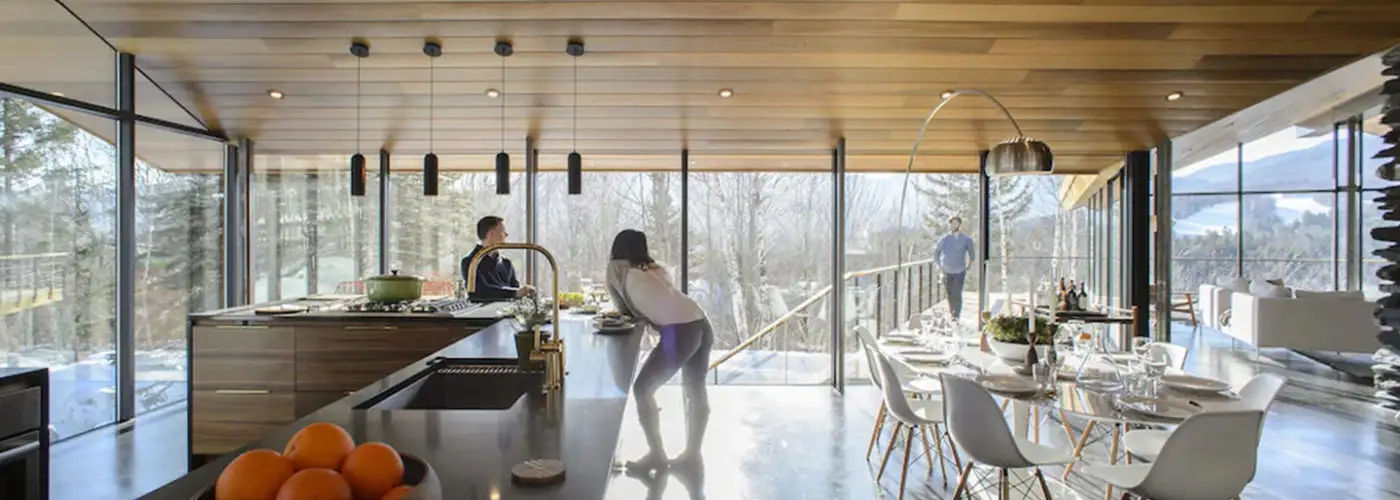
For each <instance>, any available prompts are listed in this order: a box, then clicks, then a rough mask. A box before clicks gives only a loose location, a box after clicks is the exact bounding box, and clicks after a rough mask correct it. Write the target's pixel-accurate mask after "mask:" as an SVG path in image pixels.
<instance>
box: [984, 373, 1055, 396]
mask: <svg viewBox="0 0 1400 500" xmlns="http://www.w3.org/2000/svg"><path fill="white" fill-rule="evenodd" d="M977 383H978V384H980V385H981V386H982V388H983V389H986V390H989V391H993V392H1001V393H1006V394H1029V393H1033V392H1036V391H1039V390H1040V387H1039V386H1037V385H1036V384H1035V381H1033V380H1031V379H1028V378H1025V377H1018V376H1015V375H983V376H981V377H977Z"/></svg>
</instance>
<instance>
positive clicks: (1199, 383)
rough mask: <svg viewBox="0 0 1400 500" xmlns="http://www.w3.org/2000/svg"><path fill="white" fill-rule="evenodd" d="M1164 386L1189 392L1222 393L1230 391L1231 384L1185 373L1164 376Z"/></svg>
mask: <svg viewBox="0 0 1400 500" xmlns="http://www.w3.org/2000/svg"><path fill="white" fill-rule="evenodd" d="M1162 384H1164V385H1166V386H1167V387H1171V388H1173V389H1179V390H1183V391H1188V392H1211V393H1214V392H1222V391H1226V390H1229V389H1230V384H1227V383H1225V382H1221V381H1219V380H1215V379H1211V378H1205V377H1197V376H1195V375H1188V374H1185V373H1179V374H1170V375H1163V376H1162Z"/></svg>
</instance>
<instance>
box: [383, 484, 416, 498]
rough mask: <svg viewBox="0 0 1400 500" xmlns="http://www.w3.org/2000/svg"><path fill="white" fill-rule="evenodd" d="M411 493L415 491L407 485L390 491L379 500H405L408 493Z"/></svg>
mask: <svg viewBox="0 0 1400 500" xmlns="http://www.w3.org/2000/svg"><path fill="white" fill-rule="evenodd" d="M410 491H413V487H412V486H409V485H406V484H405V485H403V486H399V487H397V488H394V489H392V490H389V492H388V493H385V494H384V496H383V497H381V498H380V499H379V500H403V499H404V497H406V496H408V492H410Z"/></svg>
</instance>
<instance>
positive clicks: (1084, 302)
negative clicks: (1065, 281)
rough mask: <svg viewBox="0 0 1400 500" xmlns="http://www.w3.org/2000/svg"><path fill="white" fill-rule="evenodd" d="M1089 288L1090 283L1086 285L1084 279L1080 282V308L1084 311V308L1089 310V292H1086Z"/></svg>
mask: <svg viewBox="0 0 1400 500" xmlns="http://www.w3.org/2000/svg"><path fill="white" fill-rule="evenodd" d="M1088 289H1089V287H1088V285H1085V284H1084V282H1083V281H1080V282H1079V310H1080V311H1084V310H1088V309H1089V293H1088V292H1086V290H1088Z"/></svg>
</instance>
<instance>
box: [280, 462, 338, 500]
mask: <svg viewBox="0 0 1400 500" xmlns="http://www.w3.org/2000/svg"><path fill="white" fill-rule="evenodd" d="M353 498H354V496H353V495H352V494H351V493H350V483H347V482H345V478H343V477H340V473H339V472H336V471H333V470H330V469H306V470H304V471H301V472H298V473H296V475H293V476H292V478H291V479H288V480H287V482H286V483H285V484H283V485H282V489H281V490H278V491H277V500H352V499H353Z"/></svg>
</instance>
